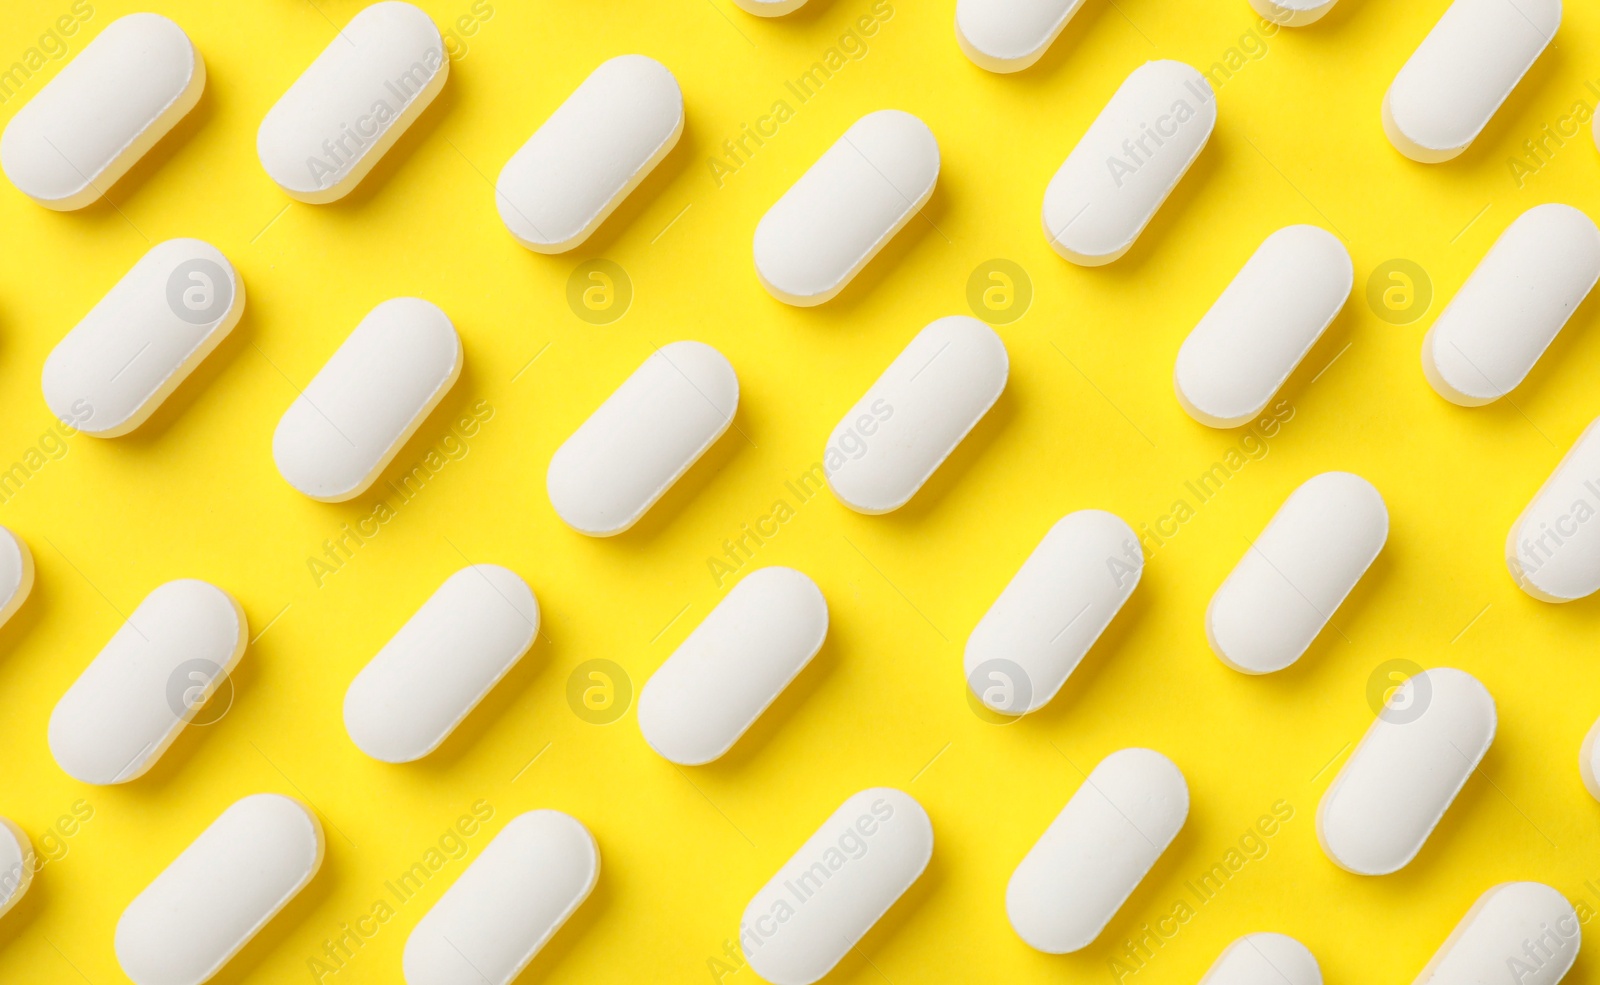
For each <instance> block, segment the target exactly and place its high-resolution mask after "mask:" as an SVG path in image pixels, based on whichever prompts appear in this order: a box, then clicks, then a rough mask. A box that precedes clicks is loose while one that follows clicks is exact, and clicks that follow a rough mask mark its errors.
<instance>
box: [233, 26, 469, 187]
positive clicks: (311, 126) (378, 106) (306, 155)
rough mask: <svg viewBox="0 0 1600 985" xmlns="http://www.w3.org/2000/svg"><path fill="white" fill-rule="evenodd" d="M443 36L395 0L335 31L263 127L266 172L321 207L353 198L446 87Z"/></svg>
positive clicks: (260, 146) (260, 149) (259, 143)
mask: <svg viewBox="0 0 1600 985" xmlns="http://www.w3.org/2000/svg"><path fill="white" fill-rule="evenodd" d="M449 74H450V59H449V58H448V57H446V56H445V51H444V38H442V37H441V36H440V34H439V29H438V28H437V27H435V26H434V23H433V21H431V20H429V19H428V15H427V14H425V13H423V12H422V11H421V10H420V9H418V8H417V7H415V6H413V5H412V4H409V3H400V2H398V0H386V2H384V3H375V4H373V5H372V6H370V7H367V8H365V9H363V10H362V11H361V12H359V13H357V14H356V15H355V16H354V17H352V18H350V23H348V24H346V25H345V26H344V29H343V30H341V31H340V32H339V33H338V34H336V35H335V36H334V38H333V40H332V41H330V42H328V47H326V48H324V49H323V51H322V54H320V55H318V56H317V59H316V61H314V62H312V63H311V65H310V67H308V68H307V69H306V70H305V71H304V72H303V73H301V75H300V77H299V78H298V79H295V81H294V84H293V85H291V86H289V89H288V91H287V92H285V93H284V94H283V97H282V98H281V99H279V100H278V101H277V103H276V104H274V105H273V107H272V108H271V109H270V110H268V111H267V115H266V117H265V118H264V119H263V120H262V121H261V129H260V130H258V131H257V132H256V153H257V155H258V156H260V158H261V166H262V167H263V168H265V169H266V172H267V176H268V177H270V178H271V179H272V180H273V181H275V182H277V184H278V187H279V188H282V189H283V190H284V191H285V192H286V193H288V195H289V197H291V198H294V199H298V200H299V201H302V202H309V203H311V204H313V205H318V204H322V203H325V202H335V201H338V200H339V199H341V198H344V197H345V196H346V195H348V194H350V192H351V191H353V190H354V189H355V187H356V185H358V184H360V183H361V179H362V178H365V177H366V176H367V172H368V171H371V170H372V166H373V165H374V164H377V163H378V161H379V160H380V159H382V157H383V155H384V154H385V153H387V152H388V150H389V148H390V147H391V146H393V145H394V142H395V141H396V140H398V139H400V135H401V134H403V133H405V132H406V128H407V127H409V126H411V124H412V123H414V122H415V121H416V119H417V117H419V116H421V115H422V111H423V110H424V109H427V108H428V104H429V103H431V102H433V98H434V97H435V96H437V95H438V94H439V90H440V89H443V88H444V80H445V78H446V77H447V76H448V75H449Z"/></svg>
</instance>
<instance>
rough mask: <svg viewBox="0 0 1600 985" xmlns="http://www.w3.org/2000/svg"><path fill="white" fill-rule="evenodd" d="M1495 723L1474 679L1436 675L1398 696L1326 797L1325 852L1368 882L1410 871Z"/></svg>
mask: <svg viewBox="0 0 1600 985" xmlns="http://www.w3.org/2000/svg"><path fill="white" fill-rule="evenodd" d="M1496 721H1497V719H1496V716H1495V706H1494V698H1492V697H1490V696H1489V692H1488V691H1487V690H1486V689H1485V688H1484V686H1483V685H1482V684H1480V683H1478V679H1477V678H1475V677H1473V676H1472V675H1471V674H1468V673H1466V672H1465V671H1461V670H1455V669H1454V668H1450V667H1434V668H1431V669H1429V670H1425V671H1423V672H1422V673H1420V674H1417V675H1416V676H1414V677H1412V678H1410V679H1409V680H1407V681H1406V682H1405V683H1404V684H1402V685H1401V686H1400V687H1398V688H1396V689H1395V691H1394V693H1393V694H1392V695H1390V697H1389V700H1388V702H1387V703H1386V704H1385V705H1384V707H1383V711H1381V712H1380V713H1379V714H1378V717H1377V718H1376V719H1374V720H1373V722H1372V726H1371V727H1370V728H1368V729H1367V734H1366V735H1365V736H1363V737H1362V739H1361V742H1360V744H1358V745H1357V746H1356V750H1355V752H1353V753H1351V754H1350V759H1349V761H1348V762H1346V763H1345V764H1344V768H1343V769H1341V770H1340V771H1339V775H1338V776H1337V777H1335V778H1334V781H1333V784H1332V786H1330V787H1328V792H1327V793H1325V794H1323V795H1322V803H1321V805H1320V806H1319V807H1318V809H1317V840H1318V841H1320V842H1321V843H1322V853H1323V854H1324V855H1326V856H1328V859H1329V861H1331V862H1333V864H1335V865H1337V866H1339V867H1340V868H1341V869H1345V870H1347V871H1349V872H1354V873H1355V874H1356V875H1361V876H1381V875H1388V874H1389V873H1391V872H1398V871H1399V870H1400V869H1402V868H1404V867H1405V866H1406V865H1407V864H1408V863H1410V861H1411V860H1412V859H1413V858H1415V857H1416V855H1417V852H1419V851H1421V849H1422V844H1423V842H1425V841H1427V840H1428V835H1429V834H1431V833H1432V832H1433V829H1434V827H1435V826H1436V825H1437V824H1438V823H1439V819H1440V818H1442V817H1444V812H1445V811H1446V810H1448V809H1449V807H1450V804H1451V803H1452V802H1453V801H1454V800H1455V799H1456V794H1458V793H1460V791H1461V788H1462V786H1463V785H1465V784H1466V782H1467V779H1468V778H1469V777H1471V776H1472V771H1473V770H1475V769H1477V767H1478V763H1479V762H1480V761H1481V760H1482V759H1483V755H1484V753H1486V752H1488V751H1489V744H1490V743H1491V742H1493V741H1494V732H1495V725H1496Z"/></svg>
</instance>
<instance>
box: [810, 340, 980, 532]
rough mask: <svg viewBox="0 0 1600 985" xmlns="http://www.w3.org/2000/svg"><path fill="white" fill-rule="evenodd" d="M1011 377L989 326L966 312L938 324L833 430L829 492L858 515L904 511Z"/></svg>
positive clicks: (827, 463)
mask: <svg viewBox="0 0 1600 985" xmlns="http://www.w3.org/2000/svg"><path fill="white" fill-rule="evenodd" d="M1010 372H1011V360H1010V357H1009V356H1007V354H1006V346H1005V343H1004V342H1001V341H1000V336H998V335H996V334H995V333H994V329H992V328H990V327H989V326H988V325H985V324H984V323H983V322H981V321H979V320H978V319H976V318H971V317H968V316H966V315H950V316H948V317H945V318H939V319H936V320H935V321H932V322H930V323H929V324H928V326H927V327H926V328H924V329H923V330H922V331H920V332H918V333H917V336H916V338H914V339H912V340H911V343H910V344H909V345H907V346H906V347H905V348H904V349H903V350H901V352H900V355H898V356H896V357H895V359H894V362H892V363H890V364H889V368H888V369H886V370H884V371H883V375H882V376H880V377H878V380H877V382H876V383H873V384H872V386H871V387H870V388H869V389H868V390H867V393H866V396H864V397H862V398H861V399H860V400H859V401H857V402H856V405H855V406H854V407H852V408H850V411H849V413H847V414H845V415H844V419H843V420H842V421H840V422H839V425H838V427H836V428H834V429H833V434H832V435H830V436H829V438H828V447H827V449H826V450H825V451H824V453H823V466H824V470H825V472H824V474H825V475H826V476H827V479H828V487H829V488H830V489H832V490H833V494H834V495H835V496H837V497H838V498H839V502H841V503H843V504H844V505H846V506H848V507H850V508H851V509H852V510H855V511H856V512H857V513H888V512H890V511H891V510H897V509H899V508H900V507H902V506H904V505H905V504H906V503H907V502H909V501H910V499H911V497H912V496H914V495H916V492H917V490H918V489H921V488H922V485H923V483H925V482H927V481H928V479H929V478H930V477H931V476H932V475H933V473H934V471H935V470H936V469H938V468H939V466H940V465H941V464H942V463H943V462H944V460H945V459H946V458H948V457H949V456H950V453H951V452H952V451H955V448H956V446H957V445H959V444H960V443H961V439H962V438H965V437H966V436H967V433H968V432H969V431H971V430H972V429H973V427H974V426H976V425H977V423H978V421H980V420H981V419H982V418H983V415H984V414H987V413H988V412H989V408H990V407H993V406H994V402H995V401H996V400H998V399H1000V394H1001V392H1002V391H1003V390H1005V388H1006V378H1007V377H1008V376H1009V374H1010Z"/></svg>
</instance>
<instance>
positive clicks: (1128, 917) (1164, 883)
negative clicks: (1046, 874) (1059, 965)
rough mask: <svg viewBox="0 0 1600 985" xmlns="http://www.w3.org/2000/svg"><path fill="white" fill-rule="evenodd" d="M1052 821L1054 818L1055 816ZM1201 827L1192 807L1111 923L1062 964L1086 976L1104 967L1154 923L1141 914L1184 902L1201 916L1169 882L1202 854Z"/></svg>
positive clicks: (1161, 911)
mask: <svg viewBox="0 0 1600 985" xmlns="http://www.w3.org/2000/svg"><path fill="white" fill-rule="evenodd" d="M1063 806H1065V805H1063ZM1051 820H1054V818H1052V819H1051ZM1201 827H1203V822H1197V819H1196V818H1195V816H1194V812H1193V809H1192V808H1191V810H1190V814H1189V817H1188V818H1187V819H1185V821H1184V824H1183V827H1181V828H1179V829H1178V833H1177V835H1176V836H1174V837H1173V839H1172V841H1171V843H1169V844H1168V845H1167V847H1166V850H1164V851H1163V852H1162V853H1161V856H1160V857H1159V858H1157V859H1156V863H1155V865H1152V866H1151V867H1150V871H1149V872H1147V873H1145V876H1144V878H1143V879H1140V880H1139V885H1138V886H1136V887H1134V890H1133V892H1132V893H1131V894H1130V895H1129V896H1128V898H1127V899H1126V900H1124V901H1123V903H1122V905H1121V906H1120V907H1118V908H1117V912H1116V914H1115V915H1114V916H1113V917H1112V918H1111V922H1110V923H1108V924H1106V926H1105V928H1104V929H1103V930H1101V931H1100V936H1098V937H1096V938H1095V940H1094V943H1093V944H1091V945H1090V946H1088V947H1086V948H1084V949H1083V950H1081V951H1077V952H1075V953H1073V954H1070V955H1063V958H1064V959H1065V960H1064V961H1063V963H1070V964H1072V965H1075V966H1079V967H1082V968H1083V970H1084V972H1085V974H1086V975H1087V973H1088V971H1089V968H1090V967H1091V966H1093V967H1095V968H1096V969H1099V970H1103V969H1104V968H1105V967H1106V963H1107V961H1108V957H1107V955H1108V954H1109V955H1111V956H1118V954H1119V952H1117V951H1116V950H1114V949H1115V948H1116V946H1117V942H1118V941H1128V940H1138V939H1139V938H1140V935H1139V933H1138V929H1139V927H1140V925H1142V924H1144V923H1147V922H1152V921H1151V920H1150V919H1149V918H1148V917H1147V916H1146V917H1141V914H1145V915H1148V914H1152V913H1154V914H1157V918H1158V919H1159V918H1160V917H1165V916H1168V915H1170V914H1171V913H1172V912H1173V910H1174V909H1175V908H1176V906H1177V904H1178V902H1179V901H1182V902H1183V903H1184V904H1185V905H1187V906H1188V907H1189V908H1190V909H1191V910H1194V911H1195V913H1196V915H1198V914H1199V913H1200V912H1201V910H1200V908H1198V907H1197V906H1196V904H1195V902H1194V900H1193V899H1192V898H1190V894H1189V893H1187V892H1185V891H1184V887H1173V886H1171V885H1169V883H1170V882H1172V881H1174V880H1177V879H1179V876H1180V874H1181V873H1182V872H1184V871H1185V870H1188V869H1189V866H1191V865H1194V864H1197V860H1198V859H1199V856H1198V854H1197V853H1196V849H1197V848H1198V846H1199V839H1200V828H1201ZM1228 847H1229V848H1233V847H1234V843H1229V845H1228ZM1198 864H1200V865H1204V864H1205V863H1204V861H1198ZM1189 871H1192V870H1189ZM1230 881H1231V875H1230ZM1183 883H1184V885H1185V886H1187V884H1188V880H1183ZM1224 885H1226V883H1224ZM1208 902H1209V901H1208ZM1190 919H1191V920H1192V919H1193V918H1192V917H1191V918H1190Z"/></svg>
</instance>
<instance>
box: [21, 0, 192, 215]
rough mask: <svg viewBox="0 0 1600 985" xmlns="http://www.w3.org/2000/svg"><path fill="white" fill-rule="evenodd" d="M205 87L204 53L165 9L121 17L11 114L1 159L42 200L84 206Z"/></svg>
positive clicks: (67, 207)
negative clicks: (167, 14)
mask: <svg viewBox="0 0 1600 985" xmlns="http://www.w3.org/2000/svg"><path fill="white" fill-rule="evenodd" d="M91 12H92V11H91ZM13 71H20V69H13ZM12 81H15V80H14V78H13V80H12ZM205 87H206V63H205V61H204V60H203V59H201V57H200V52H198V51H196V50H195V47H194V44H193V43H192V42H191V41H190V40H189V36H188V35H187V34H185V33H183V28H181V27H179V26H178V25H176V24H174V23H173V22H172V21H170V20H168V19H167V18H165V17H162V16H161V15H160V14H129V15H128V16H126V17H119V18H117V19H116V20H114V21H112V22H111V23H110V24H109V25H107V26H106V29H105V30H104V31H101V32H100V35H99V36H98V37H96V38H95V39H94V40H93V41H91V42H89V44H88V46H87V47H85V48H84V49H83V51H82V52H81V53H79V55H78V57H76V58H74V59H73V60H72V61H70V62H68V63H67V65H66V67H65V68H63V69H62V70H61V72H60V73H59V74H58V75H57V76H56V77H55V78H53V79H51V80H50V82H49V83H48V84H47V85H46V86H45V87H44V88H43V89H41V90H39V94H38V95H37V96H34V97H33V99H31V100H29V102H28V103H27V105H25V106H23V107H22V109H20V110H18V111H17V115H16V116H14V117H12V118H11V122H10V123H9V124H7V125H6V129H5V133H4V134H3V135H0V165H3V166H4V168H5V172H6V177H8V178H10V179H11V183H12V184H14V185H16V186H17V188H18V189H19V190H20V191H21V192H22V193H23V194H24V195H26V196H28V197H29V198H31V199H33V200H34V201H35V202H38V203H39V204H40V205H43V206H44V207H45V208H49V209H56V210H57V211H61V212H70V211H72V210H73V209H81V208H83V207H84V206H86V205H89V204H90V203H92V202H96V201H98V200H99V199H100V197H101V196H102V195H104V194H105V193H106V191H107V189H109V188H110V187H111V186H112V185H114V184H116V182H117V179H118V178H121V177H122V176H123V175H124V174H125V173H127V170H128V169H129V168H131V167H133V165H134V163H135V162H137V161H138V160H139V158H141V157H143V156H144V155H145V153H146V152H148V151H149V150H150V148H152V147H154V146H155V145H156V143H157V141H159V140H160V139H161V138H162V137H164V136H166V134H167V132H168V131H169V130H171V129H172V128H173V127H174V126H176V125H177V123H178V121H179V120H181V119H183V118H184V117H185V116H187V115H188V113H189V111H190V110H192V109H194V107H195V104H196V103H198V102H199V101H200V93H201V91H202V90H204V89H205Z"/></svg>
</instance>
